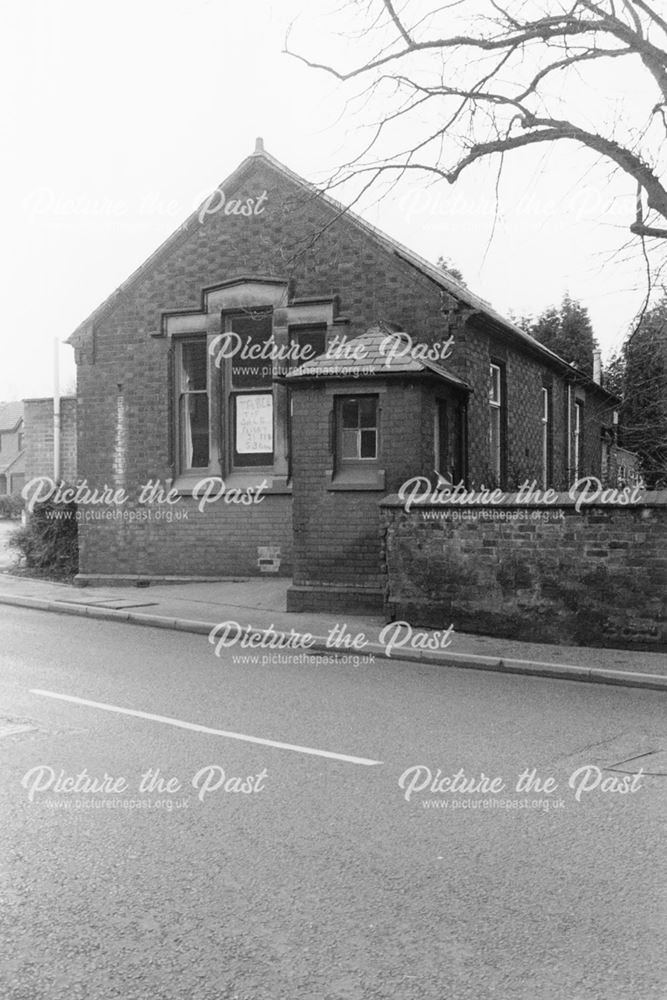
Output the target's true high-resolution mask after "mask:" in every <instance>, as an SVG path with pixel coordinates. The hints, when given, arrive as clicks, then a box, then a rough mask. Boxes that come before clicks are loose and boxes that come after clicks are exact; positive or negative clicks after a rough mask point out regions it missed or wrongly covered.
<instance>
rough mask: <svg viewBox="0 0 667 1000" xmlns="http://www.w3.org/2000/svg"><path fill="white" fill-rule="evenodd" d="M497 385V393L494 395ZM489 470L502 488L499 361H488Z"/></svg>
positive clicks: (502, 396) (502, 370) (503, 410)
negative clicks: (494, 445) (494, 434)
mask: <svg viewBox="0 0 667 1000" xmlns="http://www.w3.org/2000/svg"><path fill="white" fill-rule="evenodd" d="M496 387H497V395H496V392H495V390H496ZM488 396H489V398H488V405H489V472H490V473H491V474H492V475H493V476H494V477H495V479H496V485H497V486H498V487H501V488H502V485H503V483H504V480H505V442H506V430H505V423H506V412H507V409H506V399H507V392H506V384H505V366H504V364H503V363H502V362H500V361H490V362H489V394H488ZM496 422H497V436H498V440H497V445H496V447H495V448H494V447H493V432H494V423H496Z"/></svg>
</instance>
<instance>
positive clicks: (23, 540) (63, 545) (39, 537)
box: [9, 500, 79, 576]
mask: <svg viewBox="0 0 667 1000" xmlns="http://www.w3.org/2000/svg"><path fill="white" fill-rule="evenodd" d="M9 545H10V546H11V547H12V548H14V549H18V551H19V552H20V553H21V555H22V556H23V557H24V559H25V561H26V565H27V566H29V567H30V568H32V569H39V570H45V571H47V572H50V573H54V574H56V575H58V576H73V575H74V574H75V573H77V572H78V569H79V538H78V526H77V520H76V504H73V503H59V504H56V503H52V502H51V501H49V500H46V501H45V502H44V503H39V504H35V508H34V510H33V511H32V513H30V514H28V521H27V524H26V525H25V527H23V528H19V529H18V530H17V531H15V532H14V533H13V534H12V535H11V536H10V538H9Z"/></svg>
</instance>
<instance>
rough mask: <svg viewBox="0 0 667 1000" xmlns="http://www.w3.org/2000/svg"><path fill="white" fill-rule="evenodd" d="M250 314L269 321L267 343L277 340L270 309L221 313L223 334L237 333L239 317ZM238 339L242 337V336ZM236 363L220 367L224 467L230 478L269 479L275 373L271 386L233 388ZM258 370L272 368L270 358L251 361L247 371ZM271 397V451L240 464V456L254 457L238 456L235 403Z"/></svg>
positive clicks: (272, 460)
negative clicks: (258, 476) (251, 476)
mask: <svg viewBox="0 0 667 1000" xmlns="http://www.w3.org/2000/svg"><path fill="white" fill-rule="evenodd" d="M249 314H252V315H255V316H259V317H261V318H268V320H269V333H268V339H271V338H273V339H274V340H275V338H274V322H273V308H272V307H271V306H257V307H252V306H248V307H246V308H236V309H234V308H232V309H227V310H224V311H223V312H222V316H221V329H222V332H223V333H232V332H236V331H234V321H235V320H237V319H238V318H239V317H241V318H244V317H247V316H248V315H249ZM239 336H241V335H240V334H239ZM233 362H234V359H233V358H228V359H226V360H225V362H224V364H223V365H222V366H221V368H222V369H223V371H222V379H221V390H220V391H221V399H220V422H221V427H220V439H221V444H222V452H223V456H224V457H223V465H224V467H225V468H226V470H227V472H228V474H229V475H249V474H257V473H265V474H267V475H270V474H271V473H272V472H273V469H274V464H275V457H276V451H275V446H276V433H275V419H276V395H275V391H274V383H273V373H272V374H271V376H270V377H269V380H268V386H267V385H261V384H257V385H248V386H245V385H244V386H237V385H234V364H233ZM252 366H255V367H258V368H268V367H269V366H271V367H272V368H273V363H272V361H271V360H270V359H269V358H260V359H257V360H255V361H253V360H252V359H250V364H249V366H248V367H252ZM253 395H257V396H269V397H270V398H271V451H270V452H259V453H258V455H259V456H261V457H260V458H259V460H258V461H256V462H245V463H243V462H240V461H238V460H237V455H240V454H246V455H248V454H252V453H250V452H245V453H243V452H237V450H236V444H237V438H236V431H237V404H236V401H237V399H238V398H239V396H253Z"/></svg>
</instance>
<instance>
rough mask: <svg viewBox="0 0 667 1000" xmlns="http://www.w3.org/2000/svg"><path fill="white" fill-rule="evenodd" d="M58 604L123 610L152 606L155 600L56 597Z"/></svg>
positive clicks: (155, 602) (154, 604)
mask: <svg viewBox="0 0 667 1000" xmlns="http://www.w3.org/2000/svg"><path fill="white" fill-rule="evenodd" d="M57 601H58V603H59V604H80V605H81V606H82V607H84V608H109V610H110V611H124V610H126V609H127V608H154V607H155V606H156V604H157V601H128V600H122V599H118V598H105V599H104V600H100V601H72V600H66V599H65V598H63V597H58V598H57Z"/></svg>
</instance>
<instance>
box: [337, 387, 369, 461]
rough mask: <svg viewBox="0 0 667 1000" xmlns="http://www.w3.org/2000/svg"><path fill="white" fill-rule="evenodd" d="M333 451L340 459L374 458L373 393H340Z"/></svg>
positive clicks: (364, 459)
mask: <svg viewBox="0 0 667 1000" xmlns="http://www.w3.org/2000/svg"><path fill="white" fill-rule="evenodd" d="M336 412H337V422H338V425H339V432H338V435H337V453H338V457H339V459H340V461H341V462H344V463H346V464H349V463H355V462H367V461H375V460H376V459H377V457H378V401H377V397H376V396H343V397H340V398H339V399H338V400H337V409H336Z"/></svg>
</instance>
